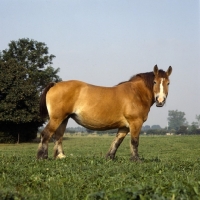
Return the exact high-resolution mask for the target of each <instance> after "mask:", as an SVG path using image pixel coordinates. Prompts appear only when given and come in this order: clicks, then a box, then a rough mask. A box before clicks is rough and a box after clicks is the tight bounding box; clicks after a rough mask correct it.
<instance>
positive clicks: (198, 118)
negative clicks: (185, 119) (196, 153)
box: [196, 115, 200, 128]
mask: <svg viewBox="0 0 200 200" xmlns="http://www.w3.org/2000/svg"><path fill="white" fill-rule="evenodd" d="M196 119H197V122H198V128H200V115H196Z"/></svg>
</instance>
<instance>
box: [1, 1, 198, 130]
mask: <svg viewBox="0 0 200 200" xmlns="http://www.w3.org/2000/svg"><path fill="white" fill-rule="evenodd" d="M20 38H29V39H33V40H36V41H38V42H44V43H45V44H46V45H47V47H48V48H49V53H50V54H53V55H55V56H56V58H55V59H54V60H53V67H54V68H58V67H59V68H60V73H59V76H60V77H61V78H62V79H63V80H69V79H77V80H82V81H85V82H88V83H91V84H94V85H102V86H113V85H116V84H118V83H119V82H122V81H125V80H128V79H129V78H130V77H131V76H132V75H134V74H137V73H140V72H149V71H152V70H153V67H154V65H155V64H157V65H158V67H159V68H161V69H163V70H167V68H168V67H169V66H170V65H171V66H172V68H173V72H172V75H171V84H170V88H169V96H168V99H167V102H166V105H165V106H164V107H162V108H157V107H156V106H155V105H153V106H152V108H151V111H150V113H149V117H148V120H147V121H146V122H145V123H144V125H150V126H152V125H160V126H161V127H163V128H164V127H165V126H167V117H168V110H176V109H177V110H179V111H182V112H185V114H186V119H187V121H188V122H189V124H190V123H191V122H193V121H196V120H195V116H196V115H197V114H198V115H199V114H200V2H199V1H198V0H192V1H189V0H176V1H175V0H162V1H161V0H151V1H150V0H107V1H106V0H70V1H68V0H57V1H56V0H17V1H14V0H1V1H0V51H2V50H4V49H6V48H8V44H9V43H10V41H11V40H18V39H20ZM70 126H78V125H77V124H76V123H75V122H73V121H72V120H70V121H69V124H68V127H70Z"/></svg>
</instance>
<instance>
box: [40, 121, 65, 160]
mask: <svg viewBox="0 0 200 200" xmlns="http://www.w3.org/2000/svg"><path fill="white" fill-rule="evenodd" d="M61 122H62V120H59V119H50V121H49V123H48V124H47V126H46V127H45V129H44V130H43V131H42V133H41V141H40V144H39V146H38V152H37V158H38V159H45V158H48V142H49V139H50V138H51V136H52V135H53V134H54V133H55V131H56V129H57V128H58V127H59V125H60V123H61Z"/></svg>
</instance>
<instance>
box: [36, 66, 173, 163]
mask: <svg viewBox="0 0 200 200" xmlns="http://www.w3.org/2000/svg"><path fill="white" fill-rule="evenodd" d="M171 73H172V67H171V66H169V68H168V69H167V71H163V70H162V69H158V67H157V65H155V66H154V68H153V72H146V73H139V74H136V75H134V76H132V77H131V78H130V79H129V80H128V81H125V82H121V83H119V84H118V85H115V86H113V87H102V86H95V85H91V84H88V83H85V82H81V81H78V80H69V81H62V82H58V83H50V84H49V85H48V86H47V87H46V88H45V89H44V91H43V93H42V95H41V100H40V114H41V117H43V118H45V117H47V116H48V115H49V122H48V124H47V125H46V127H45V128H44V130H43V131H42V132H41V141H40V143H39V146H38V151H37V159H46V158H48V142H49V139H50V138H51V137H52V136H53V135H54V158H64V157H65V155H64V151H63V147H62V139H63V135H64V131H65V129H66V126H67V122H68V120H69V118H72V119H74V120H75V121H76V122H77V123H78V124H79V125H81V126H83V127H85V128H88V129H92V130H108V129H118V131H117V134H116V137H115V139H114V141H113V142H112V144H111V146H110V149H109V151H108V153H107V154H106V158H108V159H114V158H115V154H116V151H117V149H118V147H119V146H120V144H121V143H122V141H123V140H124V138H125V136H126V135H127V134H128V133H129V132H130V135H131V145H130V146H131V160H133V161H139V160H140V158H139V154H138V146H139V134H140V130H141V127H142V124H143V123H144V122H145V121H146V120H147V117H148V113H149V111H150V108H151V106H152V105H153V104H154V103H156V106H157V107H162V106H163V105H164V104H165V102H166V98H167V95H168V86H169V83H170V81H169V76H170V75H171Z"/></svg>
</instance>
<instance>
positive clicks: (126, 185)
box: [0, 136, 200, 200]
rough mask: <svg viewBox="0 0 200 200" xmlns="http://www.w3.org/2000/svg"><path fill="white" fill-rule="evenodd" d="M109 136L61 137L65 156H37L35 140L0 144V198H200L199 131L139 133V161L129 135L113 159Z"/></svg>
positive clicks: (51, 146)
mask: <svg viewBox="0 0 200 200" xmlns="http://www.w3.org/2000/svg"><path fill="white" fill-rule="evenodd" d="M113 139H114V137H111V136H97V137H88V136H82V137H81V136H72V137H69V138H68V139H66V140H64V144H63V145H64V151H65V154H66V155H67V157H66V159H63V160H54V159H53V157H52V155H53V152H52V149H53V144H52V143H50V145H49V159H47V160H39V161H38V160H36V150H37V146H38V144H36V143H35V144H18V145H17V144H15V145H0V199H37V200H38V199H45V200H46V199H56V200H59V199H69V200H73V199H80V200H82V199H113V200H117V199H119V200H123V199H124V200H128V199H200V137H199V136H146V137H140V145H139V153H140V157H141V158H142V161H143V162H141V163H138V162H131V161H130V160H129V157H130V148H129V143H130V137H129V136H128V137H127V138H126V139H125V140H124V142H123V143H122V145H121V146H120V148H119V149H118V152H117V155H116V159H115V160H114V161H110V160H105V158H104V156H105V154H106V153H107V151H108V149H109V147H110V144H111V142H112V140H113Z"/></svg>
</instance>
